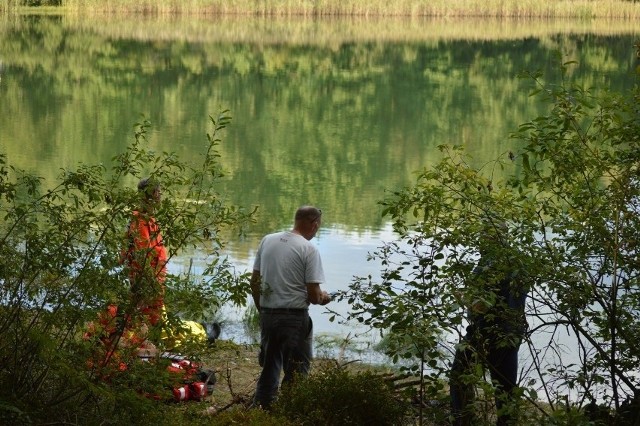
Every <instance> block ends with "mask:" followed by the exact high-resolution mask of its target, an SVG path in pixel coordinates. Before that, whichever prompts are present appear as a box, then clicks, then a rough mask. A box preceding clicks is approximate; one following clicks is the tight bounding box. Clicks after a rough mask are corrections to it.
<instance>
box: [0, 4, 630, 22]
mask: <svg viewBox="0 0 640 426" xmlns="http://www.w3.org/2000/svg"><path fill="white" fill-rule="evenodd" d="M2 1H4V2H5V3H6V2H11V1H12V0H2ZM13 1H14V2H15V1H19V0H13ZM62 1H63V7H64V8H65V9H67V10H70V11H76V12H100V13H105V12H106V13H119V12H137V13H153V14H174V13H187V14H220V15H222V14H242V15H247V14H249V15H259V16H261V15H269V16H370V17H373V16H411V17H419V16H433V17H462V16H467V17H471V16H476V17H500V18H502V17H504V18H507V17H509V18H617V19H638V18H640V3H637V2H631V1H626V0H598V1H593V0H546V1H544V0H430V1H426V0H390V1H387V0H315V1H309V0H236V1H229V0H163V1H158V0H62Z"/></svg>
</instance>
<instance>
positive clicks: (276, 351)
mask: <svg viewBox="0 0 640 426" xmlns="http://www.w3.org/2000/svg"><path fill="white" fill-rule="evenodd" d="M312 340H313V324H312V322H311V318H310V317H309V312H308V311H307V310H286V309H272V310H269V309H261V310H260V345H261V354H260V358H261V359H260V361H261V365H262V372H261V373H260V378H259V379H258V385H257V387H256V394H255V397H254V403H255V404H257V405H260V406H262V407H263V408H265V409H268V408H269V407H270V405H271V403H272V402H273V401H274V400H275V398H276V395H277V394H278V387H279V382H280V373H281V372H282V370H284V378H283V379H282V383H283V384H285V383H290V382H292V381H293V380H294V378H295V376H296V375H300V376H303V377H304V376H307V374H308V373H309V368H310V365H311V358H312Z"/></svg>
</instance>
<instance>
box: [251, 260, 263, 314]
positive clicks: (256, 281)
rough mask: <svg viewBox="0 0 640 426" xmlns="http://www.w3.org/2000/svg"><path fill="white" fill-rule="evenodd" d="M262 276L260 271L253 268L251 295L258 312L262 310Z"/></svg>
mask: <svg viewBox="0 0 640 426" xmlns="http://www.w3.org/2000/svg"><path fill="white" fill-rule="evenodd" d="M261 281H262V278H261V277H260V271H257V270H255V269H254V270H253V272H252V273H251V297H253V303H255V305H256V308H257V309H258V312H260V284H261Z"/></svg>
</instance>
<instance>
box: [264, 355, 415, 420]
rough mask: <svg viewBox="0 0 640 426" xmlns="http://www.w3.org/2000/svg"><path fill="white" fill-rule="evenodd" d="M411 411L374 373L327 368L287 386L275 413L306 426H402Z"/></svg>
mask: <svg viewBox="0 0 640 426" xmlns="http://www.w3.org/2000/svg"><path fill="white" fill-rule="evenodd" d="M407 408H408V407H407V405H406V403H404V402H402V401H400V400H399V399H397V398H396V397H395V394H394V391H393V389H392V387H391V386H390V385H389V384H387V383H386V382H385V381H384V380H383V379H382V378H381V377H380V376H378V375H376V374H374V373H372V372H360V373H350V372H348V371H346V370H345V369H341V368H326V369H324V370H322V371H320V372H318V373H316V374H313V375H311V376H310V377H308V378H307V379H305V380H299V381H298V382H296V383H295V384H294V385H291V386H285V387H284V388H283V389H282V392H281V395H280V397H279V398H278V402H277V403H276V404H275V406H274V412H275V413H277V414H280V415H283V416H285V417H287V418H288V419H291V420H292V421H295V422H299V423H302V424H305V425H323V426H330V425H340V426H344V425H363V424H366V425H398V424H402V422H403V417H404V415H405V413H406V412H407Z"/></svg>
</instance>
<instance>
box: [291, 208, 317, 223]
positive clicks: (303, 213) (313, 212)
mask: <svg viewBox="0 0 640 426" xmlns="http://www.w3.org/2000/svg"><path fill="white" fill-rule="evenodd" d="M321 216H322V210H320V209H319V208H316V207H313V206H302V207H300V208H299V209H298V210H297V211H296V217H295V221H296V222H298V221H301V220H308V221H310V222H313V221H315V220H318V219H320V217H321Z"/></svg>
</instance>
